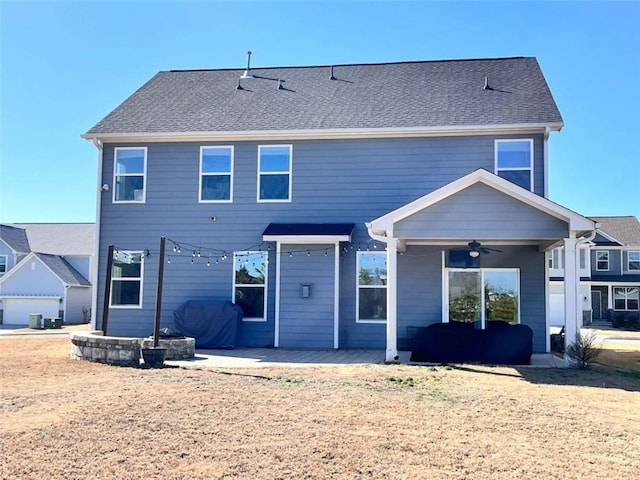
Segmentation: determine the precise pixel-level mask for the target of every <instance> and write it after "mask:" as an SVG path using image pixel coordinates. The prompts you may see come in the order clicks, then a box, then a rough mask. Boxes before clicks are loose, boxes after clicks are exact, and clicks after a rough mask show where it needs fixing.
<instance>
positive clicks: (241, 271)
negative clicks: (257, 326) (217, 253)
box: [233, 252, 267, 322]
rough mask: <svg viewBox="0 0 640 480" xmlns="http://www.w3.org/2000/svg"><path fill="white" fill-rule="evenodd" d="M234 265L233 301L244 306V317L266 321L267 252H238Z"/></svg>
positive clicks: (234, 255)
mask: <svg viewBox="0 0 640 480" xmlns="http://www.w3.org/2000/svg"><path fill="white" fill-rule="evenodd" d="M233 265H234V271H233V303H235V304H236V305H238V306H239V307H240V308H242V312H243V318H242V319H243V320H246V321H250V322H251V321H253V322H259V321H266V319H267V303H266V301H265V298H266V290H267V254H266V253H264V252H236V253H234V254H233Z"/></svg>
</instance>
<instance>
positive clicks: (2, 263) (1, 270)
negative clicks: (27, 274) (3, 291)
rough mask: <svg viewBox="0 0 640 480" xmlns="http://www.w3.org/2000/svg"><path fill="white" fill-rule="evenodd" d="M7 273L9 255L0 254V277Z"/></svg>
mask: <svg viewBox="0 0 640 480" xmlns="http://www.w3.org/2000/svg"><path fill="white" fill-rule="evenodd" d="M5 273H7V256H6V255H0V277H1V276H2V275H4V274H5Z"/></svg>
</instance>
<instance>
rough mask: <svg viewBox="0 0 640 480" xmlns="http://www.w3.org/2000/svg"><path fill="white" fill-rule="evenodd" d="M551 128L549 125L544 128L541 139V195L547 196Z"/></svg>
mask: <svg viewBox="0 0 640 480" xmlns="http://www.w3.org/2000/svg"><path fill="white" fill-rule="evenodd" d="M550 133H551V129H550V128H549V127H545V128H544V136H543V140H542V162H543V167H542V168H544V189H543V192H542V196H543V197H544V198H549V134H550Z"/></svg>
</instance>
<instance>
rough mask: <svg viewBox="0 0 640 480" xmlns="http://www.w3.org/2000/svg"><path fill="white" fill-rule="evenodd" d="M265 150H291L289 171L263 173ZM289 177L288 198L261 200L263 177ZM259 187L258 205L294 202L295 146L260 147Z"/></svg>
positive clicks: (257, 193) (257, 194)
mask: <svg viewBox="0 0 640 480" xmlns="http://www.w3.org/2000/svg"><path fill="white" fill-rule="evenodd" d="M263 148H288V149H289V169H288V170H286V171H285V170H282V171H277V172H264V173H263V172H262V162H261V159H262V149H263ZM285 174H286V175H288V176H289V193H288V197H287V198H286V199H285V198H279V199H261V198H260V181H261V179H262V176H263V175H285ZM257 177H258V178H257V180H258V186H257V190H256V201H257V202H258V203H291V202H292V201H293V197H292V193H293V145H292V144H288V145H258V175H257Z"/></svg>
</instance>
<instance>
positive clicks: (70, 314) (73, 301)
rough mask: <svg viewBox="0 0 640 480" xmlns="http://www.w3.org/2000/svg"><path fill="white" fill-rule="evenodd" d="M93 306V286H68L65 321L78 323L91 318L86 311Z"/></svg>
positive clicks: (66, 322)
mask: <svg viewBox="0 0 640 480" xmlns="http://www.w3.org/2000/svg"><path fill="white" fill-rule="evenodd" d="M90 308H91V288H89V287H69V288H67V298H66V302H65V311H64V323H65V324H67V325H68V324H78V323H85V322H87V321H88V320H89V317H88V316H85V312H87V315H88V310H89V309H90Z"/></svg>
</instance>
